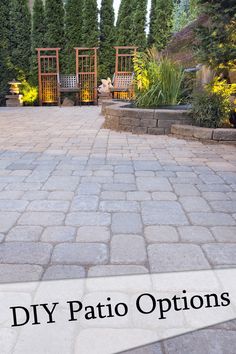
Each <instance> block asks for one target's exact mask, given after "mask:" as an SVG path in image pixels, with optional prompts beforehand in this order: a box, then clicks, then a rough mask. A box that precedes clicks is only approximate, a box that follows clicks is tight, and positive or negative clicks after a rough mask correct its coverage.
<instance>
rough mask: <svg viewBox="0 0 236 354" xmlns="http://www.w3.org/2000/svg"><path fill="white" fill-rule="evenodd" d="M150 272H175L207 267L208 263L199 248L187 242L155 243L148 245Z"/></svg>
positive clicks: (208, 266)
mask: <svg viewBox="0 0 236 354" xmlns="http://www.w3.org/2000/svg"><path fill="white" fill-rule="evenodd" d="M148 258H149V262H150V268H151V271H152V272H157V273H158V272H176V271H185V270H197V269H208V268H210V265H209V263H208V261H207V259H206V257H205V256H204V253H203V252H202V250H201V248H200V247H199V246H196V245H187V244H161V245H158V244H155V245H150V246H148Z"/></svg>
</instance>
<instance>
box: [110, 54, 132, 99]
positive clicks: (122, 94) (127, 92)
mask: <svg viewBox="0 0 236 354" xmlns="http://www.w3.org/2000/svg"><path fill="white" fill-rule="evenodd" d="M115 50H116V66H115V74H114V80H113V86H114V98H116V99H122V100H130V99H132V98H133V97H134V88H133V78H134V64H133V59H134V56H135V55H136V53H137V47H115Z"/></svg>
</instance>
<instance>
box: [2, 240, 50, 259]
mask: <svg viewBox="0 0 236 354" xmlns="http://www.w3.org/2000/svg"><path fill="white" fill-rule="evenodd" d="M51 251H52V246H50V245H49V244H46V243H37V242H7V243H4V244H1V245H0V263H10V264H14V263H16V264H17V263H19V264H39V265H44V264H47V263H48V262H49V259H50V255H51Z"/></svg>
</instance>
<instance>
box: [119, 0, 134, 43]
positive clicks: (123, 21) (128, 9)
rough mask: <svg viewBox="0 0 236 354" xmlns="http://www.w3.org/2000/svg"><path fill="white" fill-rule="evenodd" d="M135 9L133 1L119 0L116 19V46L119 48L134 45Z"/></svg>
mask: <svg viewBox="0 0 236 354" xmlns="http://www.w3.org/2000/svg"><path fill="white" fill-rule="evenodd" d="M135 7H136V1H135V0H121V4H120V9H119V14H118V19H117V25H116V28H117V33H116V38H117V44H118V45H121V46H123V45H124V46H125V45H133V44H134V31H133V21H134V11H135Z"/></svg>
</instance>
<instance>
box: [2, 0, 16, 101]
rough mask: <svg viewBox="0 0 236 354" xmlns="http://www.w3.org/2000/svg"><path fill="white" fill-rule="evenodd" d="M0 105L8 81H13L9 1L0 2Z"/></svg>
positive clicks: (3, 99)
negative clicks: (0, 25)
mask: <svg viewBox="0 0 236 354" xmlns="http://www.w3.org/2000/svg"><path fill="white" fill-rule="evenodd" d="M0 7H1V11H0V23H1V24H2V27H1V32H0V105H3V104H4V103H5V95H6V94H7V92H8V81H10V80H11V79H13V77H11V72H10V48H9V47H10V43H9V34H10V13H9V0H0Z"/></svg>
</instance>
